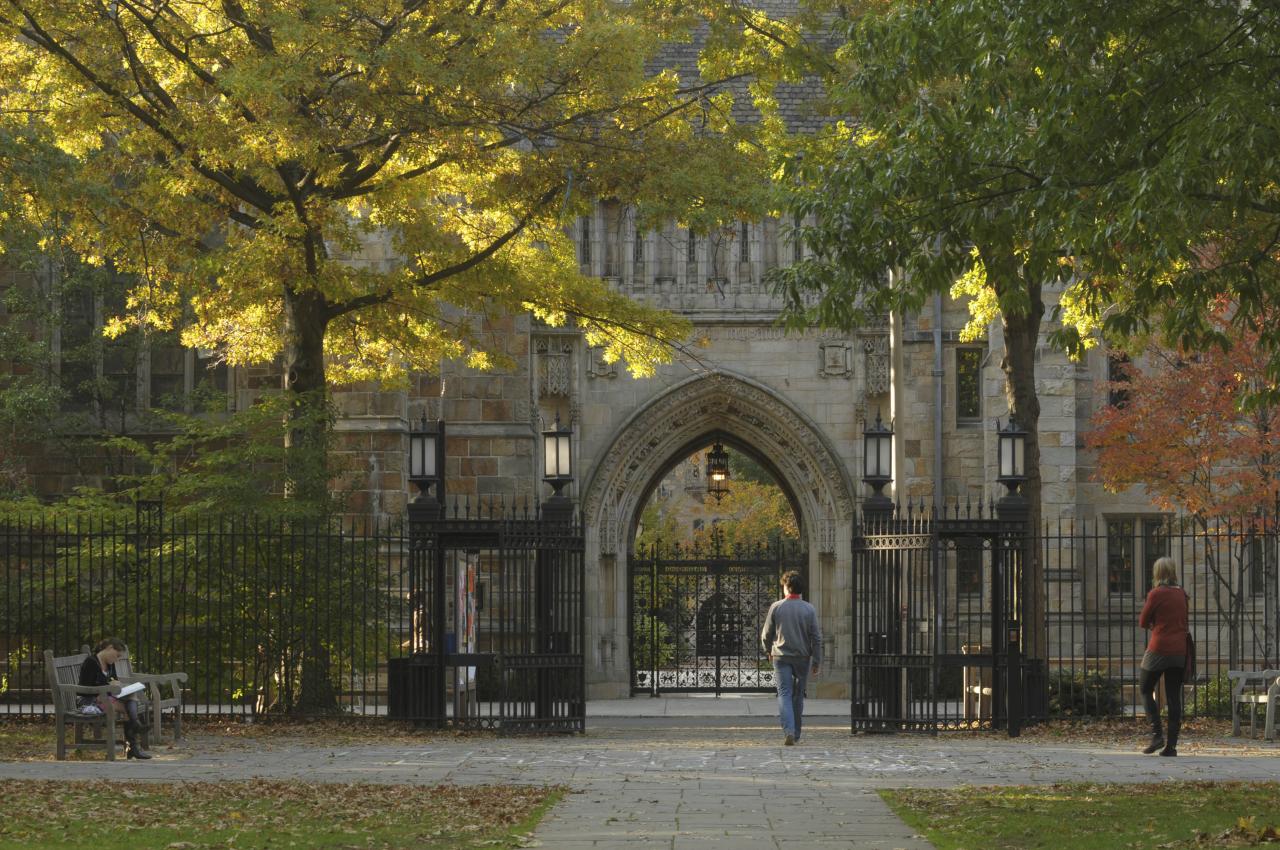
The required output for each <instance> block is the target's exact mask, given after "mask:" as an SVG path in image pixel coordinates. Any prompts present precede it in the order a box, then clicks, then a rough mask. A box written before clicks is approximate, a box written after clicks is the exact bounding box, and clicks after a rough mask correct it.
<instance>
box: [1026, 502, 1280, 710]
mask: <svg viewBox="0 0 1280 850" xmlns="http://www.w3.org/2000/svg"><path fill="white" fill-rule="evenodd" d="M1040 543H1041V554H1042V564H1043V570H1044V579H1045V581H1044V592H1045V601H1046V603H1047V604H1046V610H1047V616H1046V618H1045V633H1044V645H1045V646H1046V647H1047V661H1048V672H1049V713H1050V714H1051V715H1053V716H1073V715H1075V716H1078V715H1090V716H1096V715H1120V714H1131V713H1140V712H1141V710H1142V699H1141V696H1140V695H1139V694H1138V692H1137V680H1138V669H1139V665H1140V664H1141V662H1142V654H1143V651H1144V649H1145V647H1146V639H1147V632H1145V631H1144V630H1142V629H1140V628H1139V627H1138V614H1139V612H1141V610H1142V605H1143V602H1144V601H1145V598H1146V593H1147V591H1148V590H1149V589H1150V587H1151V573H1152V567H1153V565H1154V564H1155V561H1156V560H1157V559H1158V558H1160V557H1162V556H1166V555H1167V556H1169V557H1171V558H1173V560H1174V561H1175V562H1176V564H1177V565H1178V569H1179V576H1180V579H1181V584H1182V585H1183V587H1184V588H1185V589H1186V591H1187V593H1188V595H1189V597H1190V625H1191V631H1192V634H1193V636H1194V637H1195V639H1196V644H1197V646H1196V652H1197V656H1198V659H1197V674H1196V676H1195V678H1194V680H1193V681H1191V682H1190V683H1189V685H1190V688H1189V690H1188V692H1187V694H1186V696H1187V700H1186V705H1187V710H1188V712H1189V713H1190V714H1191V715H1193V716H1194V715H1199V716H1229V715H1230V714H1231V703H1230V692H1231V689H1230V682H1229V680H1228V679H1227V675H1226V674H1227V671H1228V670H1255V669H1256V670H1262V669H1267V668H1273V667H1276V666H1277V664H1278V663H1280V583H1278V581H1277V575H1278V572H1280V571H1278V570H1277V563H1278V560H1280V523H1278V522H1277V513H1276V511H1274V510H1271V511H1268V512H1267V514H1265V515H1256V516H1252V517H1244V518H1237V519H1231V520H1223V521H1209V520H1203V519H1198V518H1191V517H1172V516H1160V515H1151V514H1147V515H1137V516H1114V517H1106V518H1104V519H1101V520H1097V521H1093V520H1074V521H1063V522H1060V523H1053V524H1049V525H1047V526H1046V527H1045V528H1044V530H1043V533H1042V535H1041V540H1040Z"/></svg>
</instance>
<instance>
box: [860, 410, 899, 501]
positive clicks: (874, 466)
mask: <svg viewBox="0 0 1280 850" xmlns="http://www.w3.org/2000/svg"><path fill="white" fill-rule="evenodd" d="M862 480H863V482H864V483H865V484H867V485H869V486H870V487H871V490H872V492H871V495H870V496H868V497H867V498H866V499H865V500H864V501H863V503H862V512H863V513H864V514H865V515H866V517H867V518H868V519H870V520H879V521H884V520H887V519H888V518H889V517H891V516H893V510H894V508H893V500H891V499H890V498H889V497H888V496H886V495H885V494H884V488H885V486H886V485H887V484H889V482H891V481H893V428H892V427H891V426H888V425H885V424H884V422H882V421H881V419H880V411H879V410H877V411H876V421H875V424H874V425H864V426H863V429H862Z"/></svg>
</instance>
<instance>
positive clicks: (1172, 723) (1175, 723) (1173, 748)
mask: <svg viewBox="0 0 1280 850" xmlns="http://www.w3.org/2000/svg"><path fill="white" fill-rule="evenodd" d="M1181 727H1182V720H1181V718H1179V719H1177V720H1175V719H1173V718H1172V717H1170V718H1169V740H1168V741H1167V742H1166V743H1165V745H1164V749H1163V750H1161V751H1160V755H1162V756H1176V755H1177V754H1178V732H1180V731H1181Z"/></svg>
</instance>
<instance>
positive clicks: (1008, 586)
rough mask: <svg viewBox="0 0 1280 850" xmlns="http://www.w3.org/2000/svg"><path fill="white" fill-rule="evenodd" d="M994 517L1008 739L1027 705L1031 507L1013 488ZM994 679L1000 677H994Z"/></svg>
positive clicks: (997, 612) (1018, 730) (996, 616)
mask: <svg viewBox="0 0 1280 850" xmlns="http://www.w3.org/2000/svg"><path fill="white" fill-rule="evenodd" d="M996 516H997V517H998V518H999V520H1000V524H1001V526H1002V528H1001V529H1000V539H1001V547H1000V548H1001V552H1000V560H1001V561H1003V564H1002V566H1003V568H1004V587H1003V588H1001V590H1002V591H1003V597H1004V598H1003V604H1002V605H1000V606H998V607H997V609H996V610H994V611H993V612H992V618H993V620H994V622H996V623H1000V624H1002V625H1003V626H1004V629H1005V633H1004V676H1003V684H1004V700H1005V706H1006V713H1005V717H1006V721H1007V723H1008V727H1007V728H1008V732H1009V737H1010V738H1016V737H1018V736H1019V735H1020V734H1021V732H1022V720H1023V714H1024V708H1025V704H1026V684H1027V681H1026V679H1027V677H1026V676H1025V673H1026V671H1025V670H1024V669H1023V667H1024V662H1023V658H1022V627H1023V624H1024V623H1025V622H1026V620H1025V618H1024V617H1023V616H1022V615H1023V613H1024V612H1023V611H1022V610H1021V608H1022V605H1023V602H1024V600H1025V599H1026V598H1027V595H1026V593H1027V586H1026V585H1027V567H1028V565H1029V564H1030V560H1029V555H1030V552H1029V551H1028V544H1029V540H1030V534H1029V533H1028V532H1029V530H1030V529H1029V525H1030V518H1031V505H1030V503H1029V502H1028V501H1027V499H1026V497H1025V496H1023V495H1022V494H1021V493H1019V492H1018V491H1017V490H1016V489H1011V490H1010V492H1009V493H1008V494H1007V495H1005V496H1004V498H1002V499H1001V500H1000V501H999V502H997V503H996ZM995 650H996V653H997V657H996V659H995V663H996V665H997V668H998V667H999V664H1000V659H999V657H998V656H999V652H1000V648H999V647H996V648H995ZM996 678H997V680H999V679H1000V678H1001V677H1000V676H998V675H997V677H996Z"/></svg>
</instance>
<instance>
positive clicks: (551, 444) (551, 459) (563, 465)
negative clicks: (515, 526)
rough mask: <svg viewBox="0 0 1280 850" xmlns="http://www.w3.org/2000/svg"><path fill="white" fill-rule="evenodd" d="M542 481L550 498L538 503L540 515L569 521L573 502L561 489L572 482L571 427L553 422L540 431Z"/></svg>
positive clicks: (557, 419)
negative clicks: (540, 507)
mask: <svg viewBox="0 0 1280 850" xmlns="http://www.w3.org/2000/svg"><path fill="white" fill-rule="evenodd" d="M542 456H543V469H542V480H543V481H545V482H547V483H548V484H550V485H551V491H552V492H551V498H550V499H547V501H546V502H545V503H543V505H542V518H543V519H544V520H546V521H548V522H566V523H567V522H572V520H573V501H572V500H571V499H570V498H569V497H568V496H566V495H564V493H563V492H561V491H563V490H564V488H565V487H566V486H567V485H568V484H569V482H571V481H573V428H572V427H570V426H568V425H561V424H560V414H558V413H557V414H556V421H555V424H554V425H552V426H551V427H550V428H547V429H545V430H543V432H542Z"/></svg>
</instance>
